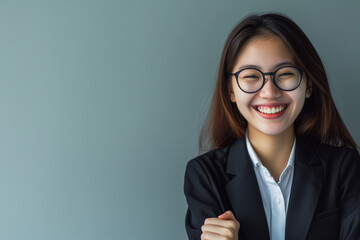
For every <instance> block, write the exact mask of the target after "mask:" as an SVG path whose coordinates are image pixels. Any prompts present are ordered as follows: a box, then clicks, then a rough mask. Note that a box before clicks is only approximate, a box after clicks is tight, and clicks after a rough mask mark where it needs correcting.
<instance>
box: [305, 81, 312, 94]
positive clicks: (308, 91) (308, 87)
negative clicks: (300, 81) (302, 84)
mask: <svg viewBox="0 0 360 240" xmlns="http://www.w3.org/2000/svg"><path fill="white" fill-rule="evenodd" d="M312 86H313V84H312V81H311V80H310V79H307V81H306V94H307V95H308V96H309V97H310V96H311V94H312Z"/></svg>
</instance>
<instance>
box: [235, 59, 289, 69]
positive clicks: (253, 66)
mask: <svg viewBox="0 0 360 240" xmlns="http://www.w3.org/2000/svg"><path fill="white" fill-rule="evenodd" d="M284 65H291V66H293V65H294V63H293V62H290V61H285V62H281V63H278V64H276V65H275V66H274V68H278V67H281V66H284ZM244 68H258V69H261V67H260V66H258V65H252V64H247V65H243V66H241V67H240V68H239V70H241V69H244Z"/></svg>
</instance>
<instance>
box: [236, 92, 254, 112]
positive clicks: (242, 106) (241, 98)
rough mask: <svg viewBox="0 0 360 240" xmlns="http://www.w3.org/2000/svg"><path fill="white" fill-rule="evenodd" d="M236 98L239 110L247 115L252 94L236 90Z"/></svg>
mask: <svg viewBox="0 0 360 240" xmlns="http://www.w3.org/2000/svg"><path fill="white" fill-rule="evenodd" d="M240 91H241V90H240ZM235 98H236V105H237V107H238V110H239V111H240V113H241V114H242V115H243V116H246V115H247V114H248V112H249V110H250V108H251V101H252V99H253V96H252V94H247V93H244V92H239V91H236V92H235Z"/></svg>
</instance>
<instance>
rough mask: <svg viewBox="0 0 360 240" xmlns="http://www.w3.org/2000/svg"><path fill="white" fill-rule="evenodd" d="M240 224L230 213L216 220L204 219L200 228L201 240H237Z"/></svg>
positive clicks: (227, 212)
mask: <svg viewBox="0 0 360 240" xmlns="http://www.w3.org/2000/svg"><path fill="white" fill-rule="evenodd" d="M239 229H240V223H239V222H238V221H237V220H236V218H235V216H234V214H233V213H232V212H231V211H226V212H225V213H223V214H221V215H220V216H218V217H217V218H207V219H205V222H204V225H202V227H201V231H202V234H201V240H238V235H239Z"/></svg>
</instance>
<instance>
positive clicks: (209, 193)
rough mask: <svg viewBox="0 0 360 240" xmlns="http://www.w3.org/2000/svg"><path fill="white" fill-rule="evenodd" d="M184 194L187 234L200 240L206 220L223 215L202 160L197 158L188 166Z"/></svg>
mask: <svg viewBox="0 0 360 240" xmlns="http://www.w3.org/2000/svg"><path fill="white" fill-rule="evenodd" d="M184 193H185V197H186V201H187V204H188V209H187V213H186V218H185V228H186V232H187V235H188V238H189V239H190V240H199V239H200V236H201V233H202V231H201V226H202V225H203V224H204V221H205V219H206V218H209V217H217V216H219V215H220V214H222V211H221V207H220V204H219V203H218V200H217V199H216V197H215V194H214V192H213V189H212V185H211V181H210V177H209V174H208V173H207V171H206V168H205V166H204V164H203V163H202V162H201V161H200V159H196V158H195V159H193V160H191V161H189V162H188V164H187V166H186V171H185V181H184Z"/></svg>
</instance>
